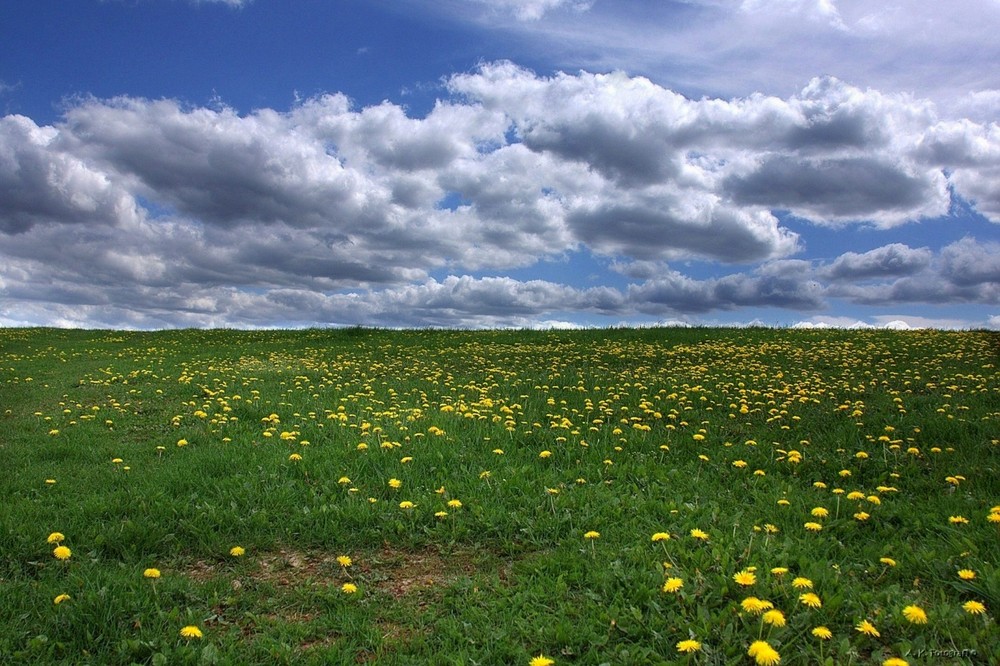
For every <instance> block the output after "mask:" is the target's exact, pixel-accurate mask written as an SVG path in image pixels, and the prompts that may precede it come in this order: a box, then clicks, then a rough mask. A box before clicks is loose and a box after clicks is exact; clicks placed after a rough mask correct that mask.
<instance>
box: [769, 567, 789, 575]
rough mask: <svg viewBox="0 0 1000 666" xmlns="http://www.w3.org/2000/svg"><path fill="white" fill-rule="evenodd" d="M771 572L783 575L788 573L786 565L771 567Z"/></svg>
mask: <svg viewBox="0 0 1000 666" xmlns="http://www.w3.org/2000/svg"><path fill="white" fill-rule="evenodd" d="M771 573H772V574H773V575H775V576H784V575H785V574H786V573H788V567H774V568H773V569H771Z"/></svg>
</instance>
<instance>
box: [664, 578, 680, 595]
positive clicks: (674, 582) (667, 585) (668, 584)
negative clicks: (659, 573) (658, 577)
mask: <svg viewBox="0 0 1000 666" xmlns="http://www.w3.org/2000/svg"><path fill="white" fill-rule="evenodd" d="M682 587H684V581H683V580H682V579H680V578H668V579H667V580H666V581H665V582H664V583H663V591H664V592H667V593H670V594H673V593H675V592H677V591H678V590H680V589H681V588H682Z"/></svg>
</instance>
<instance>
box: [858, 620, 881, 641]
mask: <svg viewBox="0 0 1000 666" xmlns="http://www.w3.org/2000/svg"><path fill="white" fill-rule="evenodd" d="M854 628H855V629H857V630H858V631H859V632H861V633H862V634H864V635H865V636H874V637H875V638H878V637H879V636H881V635H882V634H880V633H878V629H876V628H875V625H874V624H872V623H871V622H869V621H868V620H862V621H861V622H859V623H858V624H857V626H856V627H854Z"/></svg>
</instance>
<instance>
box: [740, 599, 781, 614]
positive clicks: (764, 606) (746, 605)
mask: <svg viewBox="0 0 1000 666" xmlns="http://www.w3.org/2000/svg"><path fill="white" fill-rule="evenodd" d="M740 606H742V607H743V610H745V611H746V612H748V613H753V614H754V615H760V614H761V613H763V612H764V611H766V610H770V609H771V608H774V604H772V603H771V602H770V601H767V600H765V599H758V598H757V597H747V598H746V599H744V600H743V601H741V602H740Z"/></svg>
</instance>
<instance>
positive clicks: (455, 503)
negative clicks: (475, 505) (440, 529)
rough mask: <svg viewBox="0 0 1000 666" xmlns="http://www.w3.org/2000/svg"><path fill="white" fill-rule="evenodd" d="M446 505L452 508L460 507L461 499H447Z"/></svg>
mask: <svg viewBox="0 0 1000 666" xmlns="http://www.w3.org/2000/svg"><path fill="white" fill-rule="evenodd" d="M448 506H449V507H451V508H452V509H461V508H462V501H461V500H458V499H452V500H448Z"/></svg>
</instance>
